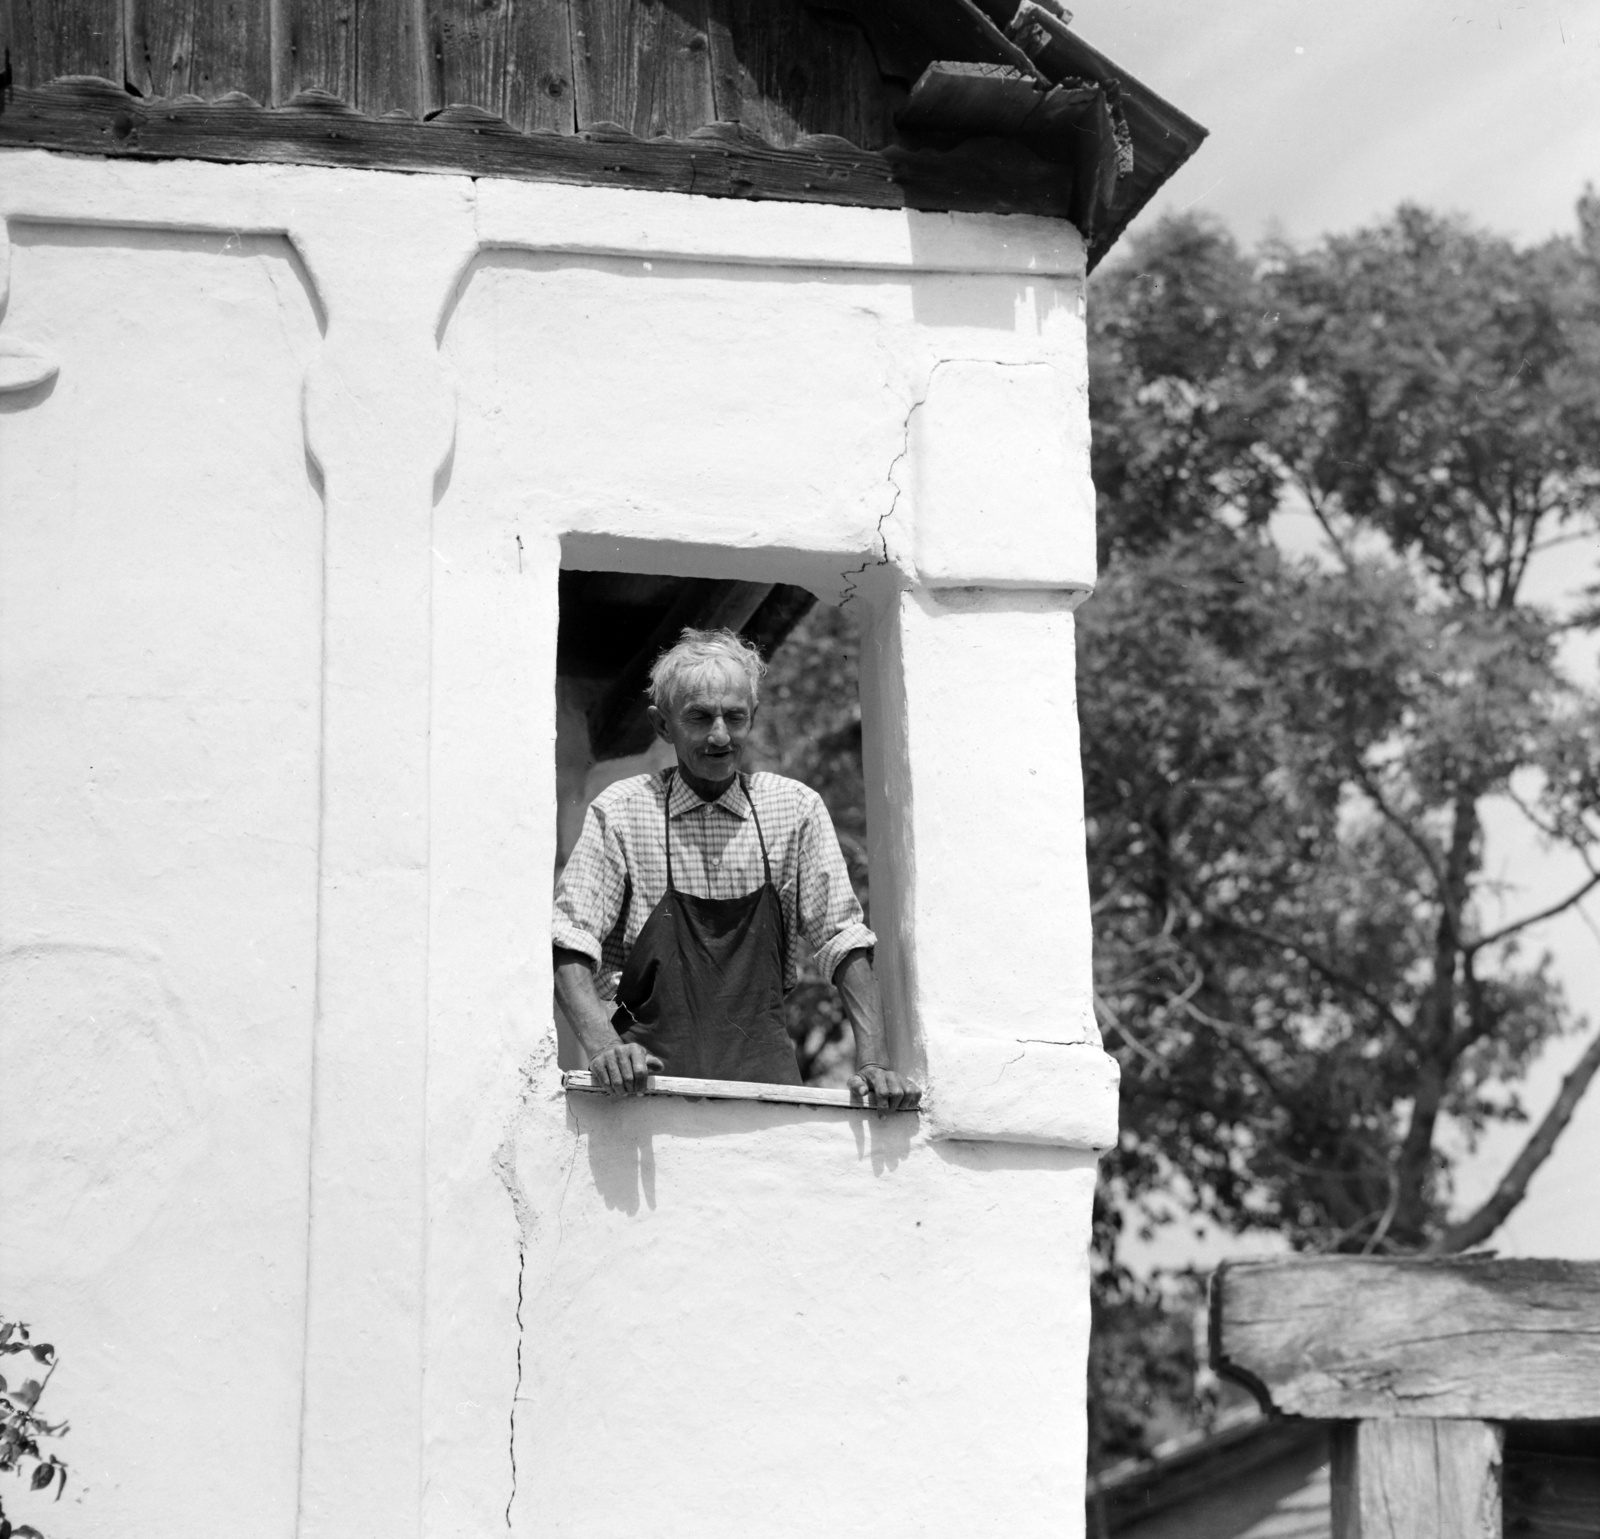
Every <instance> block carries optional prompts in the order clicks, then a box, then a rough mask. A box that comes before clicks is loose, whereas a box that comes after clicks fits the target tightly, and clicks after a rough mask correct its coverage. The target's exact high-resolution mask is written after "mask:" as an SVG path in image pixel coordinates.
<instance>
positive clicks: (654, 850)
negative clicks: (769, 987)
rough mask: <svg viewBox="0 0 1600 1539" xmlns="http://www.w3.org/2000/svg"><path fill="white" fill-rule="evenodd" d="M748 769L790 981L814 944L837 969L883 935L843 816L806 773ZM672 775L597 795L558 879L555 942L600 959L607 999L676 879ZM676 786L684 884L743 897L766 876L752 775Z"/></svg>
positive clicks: (679, 880) (825, 970)
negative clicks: (667, 824)
mask: <svg viewBox="0 0 1600 1539" xmlns="http://www.w3.org/2000/svg"><path fill="white" fill-rule="evenodd" d="M748 778H749V784H750V791H751V795H752V796H753V797H754V799H755V804H756V805H755V811H756V816H757V817H758V818H759V819H760V820H761V833H762V834H764V835H765V836H766V841H767V854H768V856H769V857H770V859H771V861H772V881H773V885H774V886H775V887H777V889H778V894H779V898H780V900H781V901H782V904H783V917H784V922H785V924H786V925H787V926H788V934H789V955H788V957H787V959H786V961H785V967H784V987H785V988H793V987H794V983H795V979H796V977H797V976H798V974H799V970H800V964H801V962H802V961H803V960H804V957H805V954H806V953H807V952H808V951H814V952H815V953H816V958H817V964H818V966H819V967H820V968H821V969H822V974H823V976H824V977H826V978H831V977H832V976H833V972H834V969H835V968H836V967H837V966H838V965H839V963H840V962H842V961H843V960H844V958H845V956H846V955H847V954H848V953H849V952H851V951H855V950H857V949H858V948H861V947H871V946H873V945H876V943H877V937H876V936H875V935H874V934H873V933H872V931H871V930H869V929H868V928H867V926H866V924H865V923H864V922H863V919H862V914H861V905H860V904H859V903H858V902H857V901H856V895H855V892H854V890H853V889H852V888H851V886H850V878H849V875H848V873H847V872H846V871H845V864H844V856H843V855H842V854H841V853H840V851H839V838H838V835H837V834H835V833H834V831H833V820H832V819H831V818H830V817H829V816H828V809H827V808H826V807H825V806H824V805H823V802H822V798H821V797H820V796H818V795H817V793H816V792H815V791H813V790H812V789H811V788H810V786H806V785H802V784H801V783H800V782H799V781H798V780H791V779H789V778H788V776H786V775H772V774H766V773H758V774H754V775H751V776H749V777H748ZM667 784H668V782H667V778H666V772H664V771H663V772H661V773H658V774H654V775H635V776H633V777H631V778H630V779H628V780H619V781H618V782H617V783H616V784H615V785H611V786H607V787H606V789H605V790H604V791H602V792H601V793H600V794H599V795H598V796H597V797H595V799H594V801H593V802H592V803H591V804H590V806H589V810H588V812H587V813H586V814H585V815H584V820H583V832H582V833H581V834H580V835H579V836H578V842H577V844H576V845H575V846H574V847H573V851H572V854H571V856H570V857H569V858H568V860H567V864H566V867H565V869H564V870H563V871H562V873H561V880H560V882H559V883H558V884H557V886H556V906H555V926H554V940H555V944H556V945H557V946H564V947H566V948H567V949H569V950H572V951H581V952H583V953H584V955H585V956H587V957H589V958H590V959H591V960H592V961H593V962H594V963H595V985H596V987H597V988H598V990H599V993H600V997H601V998H602V999H612V998H614V997H615V996H616V992H617V982H618V979H619V978H620V977H621V975H622V966H623V963H624V962H625V961H626V960H627V956H628V953H629V951H631V950H632V949H633V943H634V941H636V940H637V939H638V938H639V931H640V930H642V929H643V928H644V922H645V920H646V919H648V918H649V917H650V914H651V912H652V910H654V908H655V906H656V904H658V903H659V902H660V901H661V898H662V895H663V894H664V893H665V892H666V890H667V852H666V843H665V840H664V839H663V837H662V836H663V833H664V832H665V830H664V827H663V823H664V819H663V817H662V808H663V805H664V802H665V799H666V797H667V795H668V791H667ZM671 787H672V789H671V797H672V805H671V815H672V882H673V886H675V887H676V888H677V889H678V891H679V892H686V893H689V894H690V895H691V896H693V897H697V898H740V897H743V896H744V895H745V894H746V893H750V892H754V891H755V890H756V889H757V888H758V887H760V885H761V884H762V882H763V881H765V880H766V876H765V872H764V871H763V869H762V865H761V842H760V840H759V839H758V838H757V836H756V825H755V823H754V821H752V819H751V817H750V804H749V802H748V801H747V800H746V798H745V792H744V786H743V785H742V784H741V783H740V779H739V778H738V777H736V778H735V779H734V780H733V782H732V783H731V784H730V785H729V787H728V789H727V790H726V791H724V792H723V793H722V795H721V796H720V797H718V798H717V800H716V801H714V802H703V801H701V800H700V798H699V797H698V796H696V795H695V793H694V792H693V791H691V790H690V789H689V788H688V786H686V785H685V784H684V783H683V781H682V779H681V778H680V777H679V776H678V775H676V774H673V775H672V778H671ZM797 893H798V896H799V904H798V915H797V908H796V894H797Z"/></svg>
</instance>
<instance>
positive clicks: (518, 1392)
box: [506, 1239, 528, 1529]
mask: <svg viewBox="0 0 1600 1539" xmlns="http://www.w3.org/2000/svg"><path fill="white" fill-rule="evenodd" d="M527 1275H528V1242H527V1240H526V1239H523V1240H521V1241H519V1242H518V1244H517V1382H516V1385H515V1387H514V1388H513V1389H512V1391H511V1416H510V1428H509V1431H508V1434H507V1443H506V1451H507V1453H508V1454H509V1455H510V1457H511V1494H510V1495H509V1496H507V1497H506V1527H507V1528H508V1529H509V1528H510V1527H511V1509H512V1508H513V1507H514V1506H515V1505H516V1501H517V1402H518V1401H519V1400H521V1398H522V1290H523V1284H524V1282H525V1280H526V1278H527Z"/></svg>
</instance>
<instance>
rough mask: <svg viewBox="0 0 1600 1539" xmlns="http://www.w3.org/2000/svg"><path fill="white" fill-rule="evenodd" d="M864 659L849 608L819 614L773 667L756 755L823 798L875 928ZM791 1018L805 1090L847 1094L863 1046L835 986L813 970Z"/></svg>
mask: <svg viewBox="0 0 1600 1539" xmlns="http://www.w3.org/2000/svg"><path fill="white" fill-rule="evenodd" d="M859 655H860V627H859V623H858V621H857V620H856V618H855V616H854V615H853V614H852V613H851V611H850V610H849V609H848V608H840V609H835V608H831V607H829V606H828V605H825V604H818V605H817V606H815V607H814V608H813V609H811V610H810V611H809V612H808V613H807V614H806V616H805V617H804V618H803V619H802V620H801V621H800V623H799V624H798V625H797V626H796V627H795V629H794V630H793V632H791V633H790V635H789V637H788V639H787V640H786V641H785V642H784V643H783V645H782V646H781V647H779V648H778V649H777V651H776V652H774V654H773V656H772V658H771V660H770V661H771V667H770V672H769V673H768V675H767V677H766V679H765V680H764V682H763V684H762V689H761V709H760V711H759V712H758V714H757V716H756V725H755V728H754V732H753V734H752V741H751V755H752V762H753V763H754V765H755V766H756V767H757V768H759V769H766V770H775V771H776V772H777V773H778V774H780V775H792V776H793V777H794V778H795V779H796V780H801V781H804V782H805V783H806V784H807V785H808V786H810V787H811V788H812V789H813V790H814V791H816V792H818V793H819V794H820V795H821V797H822V800H823V802H824V803H825V804H826V805H827V808H828V812H829V814H830V815H831V816H832V818H833V826H834V831H835V832H836V833H837V834H838V835H839V847H840V849H841V850H842V851H843V853H844V860H845V866H846V868H847V869H848V871H849V873H850V881H851V884H852V885H853V886H854V887H855V890H856V896H857V897H858V898H859V899H860V900H861V905H862V908H863V909H866V910H867V911H868V912H867V918H868V922H869V923H870V922H871V917H872V916H871V911H870V898H869V894H868V888H867V807H866V789H865V785H864V782H863V779H862V765H861V705H860V700H859V698H858V694H857V667H858V661H859ZM784 1017H785V1020H786V1022H787V1024H788V1027H789V1035H790V1036H791V1037H792V1038H793V1039H794V1042H795V1047H796V1050H797V1052H798V1055H799V1059H800V1070H801V1075H802V1077H803V1078H804V1079H805V1081H806V1083H807V1084H812V1085H842V1084H844V1082H845V1081H846V1080H847V1079H848V1078H849V1077H850V1075H851V1074H852V1073H853V1072H854V1069H855V1041H854V1038H853V1036H852V1034H851V1031H850V1023H849V1021H848V1020H847V1019H846V1017H845V1013H844V1008H843V1006H842V1004H841V1003H840V1001H839V996H838V994H837V992H836V991H835V989H834V987H833V982H832V980H831V979H829V978H825V977H824V976H823V975H822V972H821V971H820V969H818V967H817V966H816V964H815V963H814V962H808V963H807V964H806V965H805V966H804V967H803V968H802V969H801V974H800V979H799V982H798V983H797V984H796V986H795V987H794V989H792V990H791V991H790V993H789V996H788V998H787V999H786V1000H785V1001H784Z"/></svg>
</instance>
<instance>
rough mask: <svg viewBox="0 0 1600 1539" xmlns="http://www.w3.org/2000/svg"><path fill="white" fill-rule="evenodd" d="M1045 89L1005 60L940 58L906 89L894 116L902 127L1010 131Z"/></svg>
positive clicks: (1027, 115) (1024, 119)
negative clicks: (980, 61)
mask: <svg viewBox="0 0 1600 1539" xmlns="http://www.w3.org/2000/svg"><path fill="white" fill-rule="evenodd" d="M1047 89H1048V88H1047V87H1044V86H1041V85H1040V84H1039V83H1038V81H1037V80H1036V79H1035V78H1034V77H1033V76H1032V75H1031V74H1027V75H1025V74H1023V72H1022V71H1021V70H1019V69H1014V68H1012V66H1011V65H1009V64H970V63H966V62H964V61H962V60H957V59H940V60H936V61H935V62H934V63H932V64H930V65H929V66H928V67H927V68H926V69H925V70H923V72H922V73H921V75H919V76H918V77H917V83H916V84H915V85H914V86H912V88H911V97H910V100H909V101H907V102H906V104H905V106H904V107H902V108H901V109H900V111H899V112H898V113H896V114H895V121H896V122H897V123H898V124H899V125H900V126H901V127H902V128H910V129H925V130H933V131H936V132H937V131H945V132H955V133H965V134H1001V135H1004V134H1014V133H1016V132H1017V131H1018V130H1019V129H1020V128H1021V127H1022V125H1023V124H1024V123H1026V122H1027V121H1028V119H1029V118H1030V117H1031V116H1032V115H1033V113H1034V112H1035V110H1036V109H1037V108H1038V106H1039V104H1040V103H1041V102H1042V101H1043V100H1044V96H1045V91H1046V90H1047Z"/></svg>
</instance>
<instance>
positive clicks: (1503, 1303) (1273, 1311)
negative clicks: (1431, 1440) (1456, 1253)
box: [1211, 1256, 1600, 1421]
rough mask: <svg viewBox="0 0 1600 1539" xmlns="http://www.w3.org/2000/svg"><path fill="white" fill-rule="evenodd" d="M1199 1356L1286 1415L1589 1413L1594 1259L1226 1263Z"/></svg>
mask: <svg viewBox="0 0 1600 1539" xmlns="http://www.w3.org/2000/svg"><path fill="white" fill-rule="evenodd" d="M1211 1353H1212V1361H1213V1363H1214V1364H1215V1366H1216V1368H1217V1370H1218V1372H1220V1373H1222V1374H1224V1375H1226V1376H1227V1377H1229V1378H1231V1379H1235V1380H1237V1381H1238V1382H1240V1383H1243V1384H1245V1385H1247V1386H1248V1387H1249V1388H1250V1389H1251V1390H1253V1391H1254V1393H1255V1395H1256V1397H1257V1399H1259V1400H1260V1401H1261V1403H1262V1405H1263V1407H1265V1408H1267V1409H1270V1410H1275V1411H1280V1412H1284V1413H1286V1414H1289V1415H1293V1416H1314V1417H1319V1418H1322V1419H1325V1420H1330V1421H1343V1420H1353V1419H1357V1418H1367V1417H1376V1418H1383V1419H1389V1418H1395V1417H1424V1418H1432V1417H1461V1418H1471V1419H1482V1420H1487V1421H1521V1420H1529V1421H1578V1420H1583V1419H1586V1418H1595V1417H1600V1263H1597V1262H1578V1261H1495V1260H1472V1259H1468V1258H1454V1259H1450V1260H1421V1259H1418V1260H1379V1259H1366V1258H1361V1257H1354V1256H1350V1257H1342V1256H1334V1257H1324V1258H1318V1259H1314V1260H1311V1259H1306V1260H1293V1261H1266V1262H1241V1263H1233V1264H1229V1265H1226V1266H1223V1267H1221V1268H1220V1269H1219V1270H1218V1271H1217V1273H1216V1274H1215V1276H1214V1277H1213V1279H1212V1284H1211Z"/></svg>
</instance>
